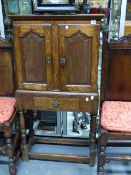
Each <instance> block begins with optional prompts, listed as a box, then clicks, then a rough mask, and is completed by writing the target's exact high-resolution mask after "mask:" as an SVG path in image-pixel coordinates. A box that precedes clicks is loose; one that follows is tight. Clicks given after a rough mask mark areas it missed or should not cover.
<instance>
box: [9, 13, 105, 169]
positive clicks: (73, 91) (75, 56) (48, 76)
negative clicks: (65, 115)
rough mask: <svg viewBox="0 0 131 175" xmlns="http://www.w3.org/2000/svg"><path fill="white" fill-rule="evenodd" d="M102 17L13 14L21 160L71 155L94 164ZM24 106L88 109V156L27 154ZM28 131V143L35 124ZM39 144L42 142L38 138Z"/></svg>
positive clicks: (70, 159)
mask: <svg viewBox="0 0 131 175" xmlns="http://www.w3.org/2000/svg"><path fill="white" fill-rule="evenodd" d="M102 17H103V15H53V16H52V15H49V16H46V15H42V16H40V15H39V16H35V15H34V16H32V15H31V16H11V19H12V21H13V32H14V52H15V61H16V75H17V91H16V99H17V108H18V110H19V113H20V128H21V133H22V142H21V144H22V145H21V148H22V155H23V158H24V159H28V158H38V159H48V160H51V159H53V160H66V161H68V160H69V161H75V162H86V163H89V164H90V165H92V166H93V165H94V163H95V147H96V145H95V140H96V138H95V135H96V118H95V117H94V116H95V115H96V114H97V111H98V92H97V69H98V68H97V65H98V49H99V22H98V21H99V20H100V19H101V18H102ZM92 19H93V24H92V22H91V20H92ZM94 20H96V24H94ZM24 109H27V110H28V109H30V110H55V111H83V112H90V113H91V126H90V128H91V129H90V134H89V135H90V136H89V137H90V138H89V141H90V144H89V152H90V153H89V157H81V156H73V158H72V157H71V156H70V155H59V154H55V155H53V154H52V155H50V154H49V155H46V154H44V153H31V152H30V151H29V150H28V147H27V145H26V133H25V124H24V115H23V110H24ZM32 124H33V122H32ZM29 133H30V136H29V137H30V138H29V140H30V141H29V143H32V141H31V139H32V133H33V125H32V128H31V129H30V132H29ZM34 141H35V139H34ZM34 141H33V142H34ZM69 142H70V140H69ZM80 142H81V141H80ZM39 143H44V142H43V140H42V139H39ZM80 144H81V143H80Z"/></svg>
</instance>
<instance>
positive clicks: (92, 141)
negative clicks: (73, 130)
mask: <svg viewBox="0 0 131 175" xmlns="http://www.w3.org/2000/svg"><path fill="white" fill-rule="evenodd" d="M95 158H96V116H94V115H91V124H90V135H89V165H90V166H94V165H95Z"/></svg>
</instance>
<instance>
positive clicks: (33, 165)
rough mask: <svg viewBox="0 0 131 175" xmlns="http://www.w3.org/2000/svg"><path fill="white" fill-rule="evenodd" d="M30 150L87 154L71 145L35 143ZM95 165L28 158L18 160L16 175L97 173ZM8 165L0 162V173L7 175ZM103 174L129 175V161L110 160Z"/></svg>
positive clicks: (126, 150)
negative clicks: (25, 160) (27, 159)
mask: <svg viewBox="0 0 131 175" xmlns="http://www.w3.org/2000/svg"><path fill="white" fill-rule="evenodd" d="M32 151H44V152H46V153H49V152H50V153H64V154H67V153H68V154H72V155H73V154H77V155H85V154H88V148H86V147H84V148H83V147H73V146H55V145H39V146H37V145H35V146H34V147H33V149H32ZM116 151H117V153H118V152H120V153H121V152H122V153H129V152H130V151H131V149H130V148H124V150H123V149H121V148H119V149H118V148H115V149H112V148H111V147H110V149H109V152H108V153H111V152H116ZM96 167H97V165H95V167H89V165H88V164H80V163H65V162H55V161H39V160H29V161H27V162H24V161H22V160H20V161H19V162H18V164H17V175H97V173H96ZM8 174H9V173H8V166H7V165H1V164H0V175H8ZM105 175H131V162H121V161H120V162H118V161H112V162H110V163H108V164H106V166H105Z"/></svg>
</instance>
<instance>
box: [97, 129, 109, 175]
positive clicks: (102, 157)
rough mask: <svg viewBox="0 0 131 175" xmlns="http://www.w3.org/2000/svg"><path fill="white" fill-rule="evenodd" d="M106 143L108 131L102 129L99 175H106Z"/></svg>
mask: <svg viewBox="0 0 131 175" xmlns="http://www.w3.org/2000/svg"><path fill="white" fill-rule="evenodd" d="M106 143H107V131H106V130H104V129H101V133H100V137H99V140H98V165H97V175H104V165H105V163H106V153H105V151H106Z"/></svg>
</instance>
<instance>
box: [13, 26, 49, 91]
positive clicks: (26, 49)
mask: <svg viewBox="0 0 131 175" xmlns="http://www.w3.org/2000/svg"><path fill="white" fill-rule="evenodd" d="M51 28H52V27H51V24H28V25H25V24H20V25H18V26H17V25H16V26H14V36H15V38H14V45H15V55H16V68H17V69H16V74H17V82H18V89H27V90H49V89H52V81H51V77H52V53H51V42H52V37H51V30H52V29H51Z"/></svg>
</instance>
